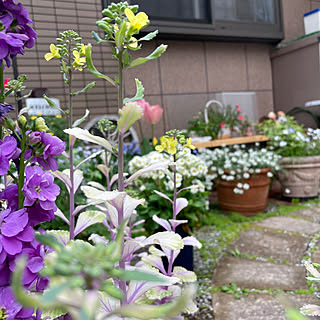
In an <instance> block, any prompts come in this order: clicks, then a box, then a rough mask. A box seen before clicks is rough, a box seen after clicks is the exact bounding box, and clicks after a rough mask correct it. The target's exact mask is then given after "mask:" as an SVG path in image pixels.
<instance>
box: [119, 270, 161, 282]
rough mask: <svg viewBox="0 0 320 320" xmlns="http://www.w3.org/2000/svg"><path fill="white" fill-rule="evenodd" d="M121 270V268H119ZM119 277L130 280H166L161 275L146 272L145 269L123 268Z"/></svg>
mask: <svg viewBox="0 0 320 320" xmlns="http://www.w3.org/2000/svg"><path fill="white" fill-rule="evenodd" d="M121 271H122V270H121ZM119 279H121V280H126V281H131V280H136V281H150V282H166V281H165V280H164V279H163V278H161V275H160V274H159V277H158V276H157V275H156V274H154V273H148V272H146V271H138V270H132V271H131V270H125V271H123V274H121V275H120V276H119Z"/></svg>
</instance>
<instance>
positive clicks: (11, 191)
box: [0, 184, 19, 211]
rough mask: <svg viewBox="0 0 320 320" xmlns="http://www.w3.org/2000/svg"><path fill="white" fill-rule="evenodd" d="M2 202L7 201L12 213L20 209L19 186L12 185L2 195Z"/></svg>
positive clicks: (0, 195) (0, 196)
mask: <svg viewBox="0 0 320 320" xmlns="http://www.w3.org/2000/svg"><path fill="white" fill-rule="evenodd" d="M0 200H7V206H8V208H10V209H11V210H12V211H16V210H18V209H19V196H18V186H17V185H16V184H10V185H9V186H8V187H7V188H5V189H4V190H3V191H2V192H1V193H0Z"/></svg>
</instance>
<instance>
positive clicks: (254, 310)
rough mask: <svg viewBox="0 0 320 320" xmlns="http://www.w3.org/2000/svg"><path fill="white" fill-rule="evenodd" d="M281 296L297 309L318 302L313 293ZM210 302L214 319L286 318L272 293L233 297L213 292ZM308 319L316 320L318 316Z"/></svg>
mask: <svg viewBox="0 0 320 320" xmlns="http://www.w3.org/2000/svg"><path fill="white" fill-rule="evenodd" d="M282 297H284V298H285V299H286V300H288V301H289V302H291V303H292V305H293V306H294V307H296V308H297V309H299V308H300V307H302V306H303V305H305V304H317V305H318V304H319V299H317V298H316V297H315V296H313V295H301V294H299V295H289V294H283V295H282ZM212 302H213V309H214V313H215V318H214V319H215V320H287V318H286V316H285V310H284V308H283V306H282V305H281V304H280V303H279V301H278V300H277V299H276V298H274V297H273V296H272V295H267V294H249V295H248V296H247V297H242V298H241V299H235V298H234V296H233V295H231V294H226V293H214V294H213V296H212ZM307 319H309V318H307ZM310 319H313V320H318V319H320V317H310Z"/></svg>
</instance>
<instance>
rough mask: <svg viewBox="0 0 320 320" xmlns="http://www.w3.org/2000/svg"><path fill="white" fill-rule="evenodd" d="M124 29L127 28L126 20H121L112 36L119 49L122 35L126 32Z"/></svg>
mask: <svg viewBox="0 0 320 320" xmlns="http://www.w3.org/2000/svg"><path fill="white" fill-rule="evenodd" d="M126 30H127V22H126V21H123V22H122V24H121V26H120V29H119V30H118V31H117V32H116V34H115V36H114V39H115V42H116V46H117V47H118V48H119V49H120V48H121V47H122V44H123V37H124V35H125V33H126Z"/></svg>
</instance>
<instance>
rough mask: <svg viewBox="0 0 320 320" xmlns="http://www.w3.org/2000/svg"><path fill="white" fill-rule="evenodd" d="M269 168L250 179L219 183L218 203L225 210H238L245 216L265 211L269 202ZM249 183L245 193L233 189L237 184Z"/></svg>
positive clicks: (220, 181)
mask: <svg viewBox="0 0 320 320" xmlns="http://www.w3.org/2000/svg"><path fill="white" fill-rule="evenodd" d="M269 171H271V170H270V169H269V168H266V169H261V172H260V173H258V174H255V175H254V176H251V177H250V178H249V179H243V180H235V181H225V180H219V182H218V183H217V196H218V204H219V206H220V208H221V209H222V210H223V211H229V212H231V211H233V212H238V213H240V214H242V215H244V216H248V217H249V216H254V215H256V214H257V213H259V212H263V210H264V209H265V207H266V206H267V203H268V194H269V186H270V178H269V177H268V176H267V173H268V172H269ZM239 182H241V183H243V184H244V183H248V184H249V185H250V189H249V190H245V191H244V193H243V194H236V193H234V191H233V189H234V188H236V187H237V184H238V183H239Z"/></svg>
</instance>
